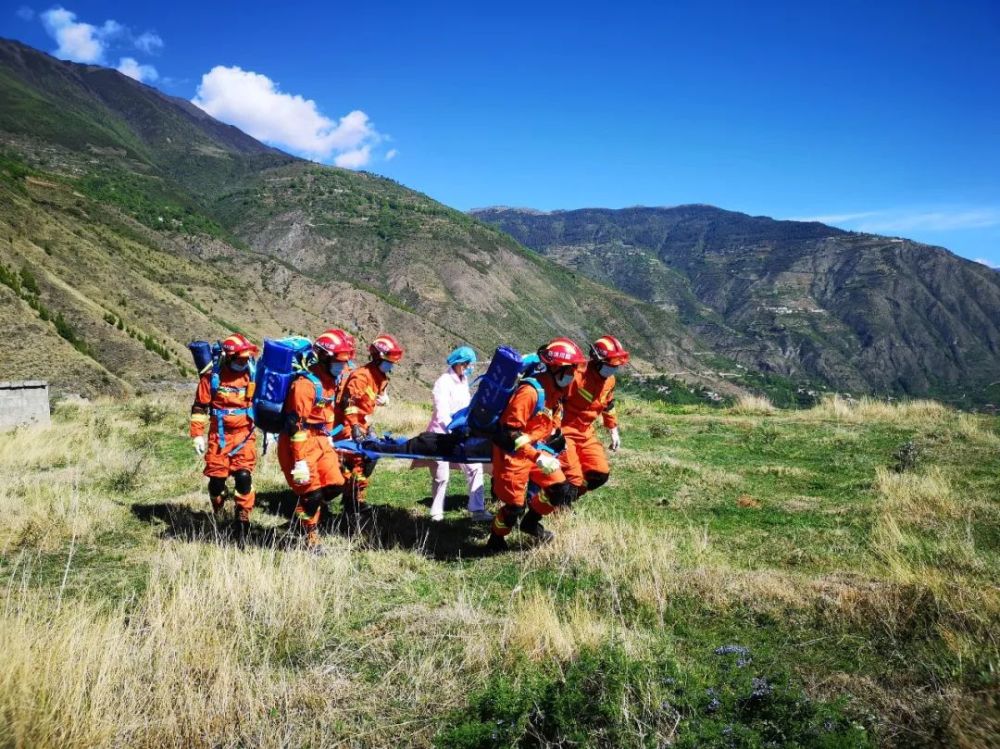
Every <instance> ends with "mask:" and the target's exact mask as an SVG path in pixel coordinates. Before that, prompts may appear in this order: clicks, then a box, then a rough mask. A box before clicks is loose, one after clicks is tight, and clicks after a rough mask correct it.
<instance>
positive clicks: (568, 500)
mask: <svg viewBox="0 0 1000 749" xmlns="http://www.w3.org/2000/svg"><path fill="white" fill-rule="evenodd" d="M576 493H577V490H576V487H575V486H573V485H572V484H571V483H569V482H568V481H564V482H563V483H561V484H556V485H554V486H550V487H549V488H548V489H546V490H545V495H546V496H547V497H548V499H549V504H551V505H552V506H553V507H568V506H569V505H571V504H573V502H574V500H576Z"/></svg>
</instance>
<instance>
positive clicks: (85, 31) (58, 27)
mask: <svg viewBox="0 0 1000 749" xmlns="http://www.w3.org/2000/svg"><path fill="white" fill-rule="evenodd" d="M108 23H111V24H114V26H112V27H110V29H111V30H112V31H113V30H114V29H115V28H116V27H117V26H118V24H117V23H115V22H114V21H108ZM42 25H43V26H44V27H45V30H46V31H47V32H48V34H49V36H51V37H52V38H53V39H55V40H56V43H57V44H58V45H59V46H58V48H57V49H56V50H55V54H56V55H57V56H58V57H62V58H63V59H65V60H73V61H74V62H101V61H102V60H103V59H104V46H105V44H104V39H103V38H102V29H99V28H98V27H96V26H94V25H93V24H89V23H83V22H81V21H77V20H76V13H73V12H72V11H68V10H66V9H65V8H59V7H56V8H49V9H48V10H47V11H45V12H44V13H42Z"/></svg>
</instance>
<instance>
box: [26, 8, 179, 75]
mask: <svg viewBox="0 0 1000 749" xmlns="http://www.w3.org/2000/svg"><path fill="white" fill-rule="evenodd" d="M22 10H23V9H22ZM28 10H29V11H30V10H31V9H30V8H28ZM18 14H19V15H20V11H18ZM23 17H24V16H22V18H23ZM40 18H41V21H42V26H44V27H45V31H46V32H47V33H48V35H49V36H51V37H52V38H53V39H55V41H56V43H57V44H58V45H59V46H58V47H57V48H56V49H55V51H54V52H53V54H55V55H56V56H57V57H61V58H62V59H64V60H72V61H73V62H87V63H96V64H105V62H106V56H107V52H108V49H109V48H110V47H111V46H115V47H117V48H121V47H135V48H136V49H138V50H140V51H142V52H145V53H147V54H153V53H155V52H158V51H159V50H160V49H162V48H163V39H161V38H160V36H159V35H158V34H156V33H154V32H152V31H146V32H143V33H142V34H140V35H139V36H134V35H133V34H132V32H131V30H130V29H129V28H128V27H127V26H124V25H122V24H120V23H119V22H118V21H115V20H114V19H108V20H107V21H105V22H104V23H103V24H101V25H100V26H95V25H94V24H92V23H85V22H83V21H80V20H78V19H77V15H76V13H74V12H73V11H71V10H66V9H65V8H63V7H61V6H58V5H57V6H55V7H53V8H49V9H48V10H47V11H45V12H44V13H42V14H41V16H40ZM122 59H123V60H133V58H122ZM133 62H135V61H134V60H133ZM122 64H123V63H119V68H121V67H122ZM138 65H139V64H138V62H135V66H138ZM135 66H133V69H134V67H135ZM141 67H146V68H148V69H149V70H152V68H151V67H150V66H141ZM122 72H125V71H124V70H123V71H122ZM126 75H129V73H126ZM146 75H147V76H148V75H149V72H148V71H147V72H146ZM153 76H154V77H147V78H145V79H141V78H140V80H155V71H153ZM132 77H133V78H138V76H136V75H133V76H132Z"/></svg>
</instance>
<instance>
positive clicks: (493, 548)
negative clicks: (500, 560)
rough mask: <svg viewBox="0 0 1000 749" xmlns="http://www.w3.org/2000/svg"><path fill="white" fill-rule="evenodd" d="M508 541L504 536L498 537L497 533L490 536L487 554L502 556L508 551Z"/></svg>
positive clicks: (487, 543)
mask: <svg viewBox="0 0 1000 749" xmlns="http://www.w3.org/2000/svg"><path fill="white" fill-rule="evenodd" d="M507 549H508V546H507V539H506V538H504V537H503V536H498V535H497V534H496V533H491V534H490V540H489V541H487V542H486V553H487V554H502V553H503V552H505V551H507Z"/></svg>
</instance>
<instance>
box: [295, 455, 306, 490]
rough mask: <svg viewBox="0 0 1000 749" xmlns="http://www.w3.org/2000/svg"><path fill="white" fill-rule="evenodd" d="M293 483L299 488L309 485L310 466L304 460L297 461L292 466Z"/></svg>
mask: <svg viewBox="0 0 1000 749" xmlns="http://www.w3.org/2000/svg"><path fill="white" fill-rule="evenodd" d="M292 481H294V482H295V483H296V484H298V485H299V486H302V485H303V484H308V483H309V464H308V463H306V462H305V461H304V460H296V461H295V465H293V466H292Z"/></svg>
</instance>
